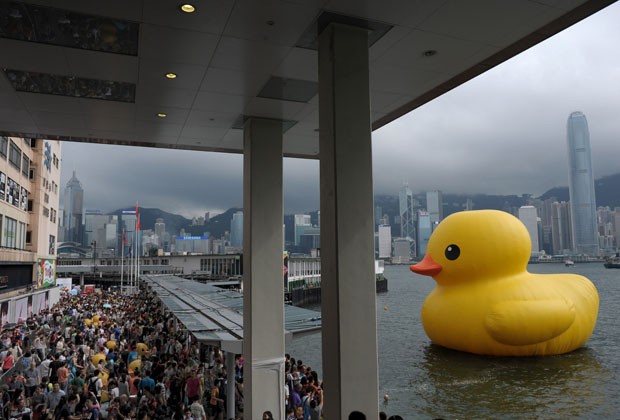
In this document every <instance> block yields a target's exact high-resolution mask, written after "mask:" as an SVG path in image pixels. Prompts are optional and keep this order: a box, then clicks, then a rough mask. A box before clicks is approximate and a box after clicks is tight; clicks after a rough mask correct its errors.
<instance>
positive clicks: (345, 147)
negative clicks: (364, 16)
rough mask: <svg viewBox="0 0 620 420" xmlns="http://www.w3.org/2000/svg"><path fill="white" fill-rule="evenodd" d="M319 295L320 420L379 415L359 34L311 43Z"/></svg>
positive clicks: (339, 32) (362, 36)
mask: <svg viewBox="0 0 620 420" xmlns="http://www.w3.org/2000/svg"><path fill="white" fill-rule="evenodd" d="M319 122H320V124H319V125H320V138H319V144H320V158H321V163H320V168H321V175H320V179H321V277H322V279H321V288H322V293H321V295H322V304H321V307H322V319H323V322H322V334H323V376H324V381H325V407H324V412H325V418H327V419H332V418H333V419H346V418H348V416H349V414H350V413H351V411H354V410H358V411H361V412H363V413H364V414H365V415H366V417H367V418H368V419H376V418H377V417H378V413H379V396H378V393H379V391H378V389H379V380H378V362H377V315H376V313H377V311H376V301H375V299H376V285H375V282H376V281H375V269H374V258H375V252H374V216H373V211H374V209H373V184H372V148H371V123H370V94H369V70H368V36H367V30H366V29H363V28H357V27H352V26H347V25H342V24H334V23H332V24H330V25H328V26H327V27H326V29H325V30H323V32H322V33H321V34H320V39H319Z"/></svg>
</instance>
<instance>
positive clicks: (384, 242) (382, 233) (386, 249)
mask: <svg viewBox="0 0 620 420" xmlns="http://www.w3.org/2000/svg"><path fill="white" fill-rule="evenodd" d="M377 239H378V248H379V258H390V257H391V256H392V229H391V227H390V226H389V225H379V231H378V234H377Z"/></svg>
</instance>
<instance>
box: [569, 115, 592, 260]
mask: <svg viewBox="0 0 620 420" xmlns="http://www.w3.org/2000/svg"><path fill="white" fill-rule="evenodd" d="M566 132H567V135H566V138H567V143H568V163H569V170H568V191H569V194H570V208H571V223H572V228H573V229H572V230H573V243H574V247H575V251H576V252H577V253H579V254H586V255H598V253H599V247H598V231H597V223H596V196H595V193H594V175H593V173H592V156H591V154H590V133H589V130H588V121H587V120H586V116H585V115H583V113H581V112H573V113H572V114H570V116H569V117H568V122H567V126H566Z"/></svg>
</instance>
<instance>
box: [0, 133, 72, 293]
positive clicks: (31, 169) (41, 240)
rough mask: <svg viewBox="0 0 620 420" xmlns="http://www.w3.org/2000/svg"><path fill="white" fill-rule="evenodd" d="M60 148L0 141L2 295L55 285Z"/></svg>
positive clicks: (1, 138) (13, 139)
mask: <svg viewBox="0 0 620 420" xmlns="http://www.w3.org/2000/svg"><path fill="white" fill-rule="evenodd" d="M60 159H61V145H60V142H58V141H55V140H40V139H23V138H17V137H5V136H0V295H6V294H9V295H10V294H11V293H16V292H18V291H20V290H25V289H29V288H32V287H45V286H48V285H51V284H55V281H56V279H55V275H56V245H57V239H58V238H57V236H58V206H59V202H60V200H59V182H60Z"/></svg>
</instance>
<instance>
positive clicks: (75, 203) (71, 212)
mask: <svg viewBox="0 0 620 420" xmlns="http://www.w3.org/2000/svg"><path fill="white" fill-rule="evenodd" d="M63 214H64V217H65V219H64V223H63V225H64V227H65V235H64V236H65V237H64V240H65V241H66V242H77V243H79V244H82V245H87V244H85V243H84V226H83V223H84V221H83V217H84V216H83V215H84V189H83V188H82V183H81V182H80V181H79V180H78V179H77V176H76V174H75V171H73V176H72V177H71V179H69V181H68V182H67V185H66V186H65V199H64V213H63Z"/></svg>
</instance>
